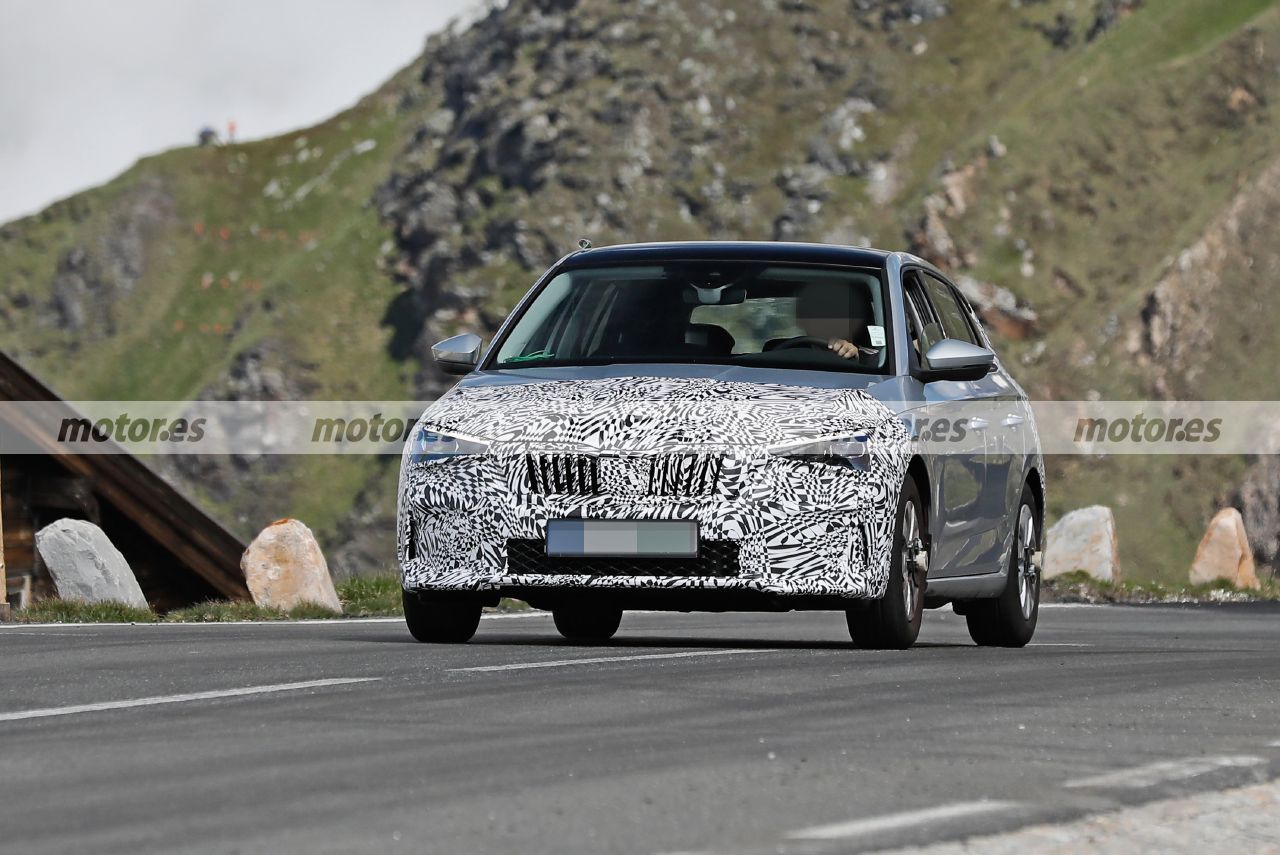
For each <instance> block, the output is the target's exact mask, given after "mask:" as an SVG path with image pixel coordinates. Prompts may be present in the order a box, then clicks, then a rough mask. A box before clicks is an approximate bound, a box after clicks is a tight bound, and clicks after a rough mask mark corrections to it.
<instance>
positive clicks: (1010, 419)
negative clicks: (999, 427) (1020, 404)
mask: <svg viewBox="0 0 1280 855" xmlns="http://www.w3.org/2000/svg"><path fill="white" fill-rule="evenodd" d="M1025 421H1026V419H1024V418H1023V417H1022V416H1020V415H1018V414H1017V413H1010V414H1009V415H1007V416H1005V417H1004V426H1005V427H1017V426H1018V425H1020V424H1022V423H1023V422H1025Z"/></svg>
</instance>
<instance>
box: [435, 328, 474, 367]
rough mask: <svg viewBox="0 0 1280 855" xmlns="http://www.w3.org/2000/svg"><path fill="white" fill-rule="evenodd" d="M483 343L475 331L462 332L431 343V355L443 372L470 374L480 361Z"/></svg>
mask: <svg viewBox="0 0 1280 855" xmlns="http://www.w3.org/2000/svg"><path fill="white" fill-rule="evenodd" d="M483 344H484V342H483V341H481V339H480V336H478V335H476V334H475V333H463V334H462V335H455V336H454V337H453V338H446V339H445V340H444V341H442V342H438V343H437V344H435V345H433V346H432V348H431V356H432V357H434V358H435V361H436V364H437V365H439V366H440V370H441V371H443V372H444V373H445V374H470V373H471V372H472V371H474V370H475V368H476V366H477V365H478V364H479V363H480V347H481V345H483Z"/></svg>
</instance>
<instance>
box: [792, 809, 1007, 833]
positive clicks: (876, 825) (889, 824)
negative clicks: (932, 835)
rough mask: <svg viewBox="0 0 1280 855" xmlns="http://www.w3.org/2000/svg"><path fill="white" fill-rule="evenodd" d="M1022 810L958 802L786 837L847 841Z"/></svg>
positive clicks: (804, 830) (807, 829)
mask: <svg viewBox="0 0 1280 855" xmlns="http://www.w3.org/2000/svg"><path fill="white" fill-rule="evenodd" d="M1017 807H1021V805H1020V804H1019V803H1018V802H1002V801H980V802H956V803H954V804H949V805H939V806H937V807H931V808H923V809H921V810H909V811H904V812H902V813H891V814H886V815H884V816H872V817H867V818H866V819H853V820H849V821H848V822H836V823H832V824H831V825H815V826H813V827H812V828H802V829H800V830H799V831H792V832H790V833H789V834H787V839H788V840H844V839H846V838H849V837H861V836H863V835H866V834H875V833H878V832H883V831H894V830H896V829H900V828H913V827H915V826H917V825H923V824H925V823H930V822H939V821H941V820H946V819H959V818H961V817H966V816H976V815H978V814H982V813H997V812H999V811H1006V810H1012V809H1014V808H1017Z"/></svg>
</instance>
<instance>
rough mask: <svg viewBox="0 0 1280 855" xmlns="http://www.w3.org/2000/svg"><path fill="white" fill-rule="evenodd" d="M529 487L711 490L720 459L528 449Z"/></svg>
mask: <svg viewBox="0 0 1280 855" xmlns="http://www.w3.org/2000/svg"><path fill="white" fill-rule="evenodd" d="M525 467H526V470H527V472H528V484H529V489H530V490H531V491H532V492H534V493H537V494H541V495H561V496H599V495H603V494H607V495H613V496H671V497H675V498H698V497H702V496H709V495H712V494H713V493H714V492H715V490H716V485H717V484H718V483H719V480H720V467H721V460H720V457H719V456H718V455H711V454H662V455H594V454H527V455H525Z"/></svg>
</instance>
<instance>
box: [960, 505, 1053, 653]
mask: <svg viewBox="0 0 1280 855" xmlns="http://www.w3.org/2000/svg"><path fill="white" fill-rule="evenodd" d="M1039 549H1040V533H1039V526H1038V524H1037V518H1036V505H1035V497H1034V496H1033V495H1032V493H1031V486H1030V485H1027V486H1025V487H1023V488H1022V500H1021V501H1020V502H1019V503H1018V516H1017V522H1016V524H1015V528H1014V531H1013V548H1012V550H1011V553H1010V555H1009V574H1008V578H1007V579H1006V580H1005V586H1004V590H1003V591H1002V592H1001V593H1000V596H999V597H996V598H995V599H994V600H979V601H977V602H975V603H973V604H972V605H970V606H969V608H968V609H967V610H966V612H965V622H966V623H968V625H969V637H970V638H972V639H973V640H974V641H975V642H977V643H978V644H980V645H982V646H983V647H1025V646H1026V645H1027V642H1029V641H1031V636H1032V635H1034V634H1035V631H1036V620H1037V619H1038V618H1039V616H1040V568H1039V567H1038V566H1037V565H1036V563H1035V554H1036V552H1037V551H1038V550H1039Z"/></svg>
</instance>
